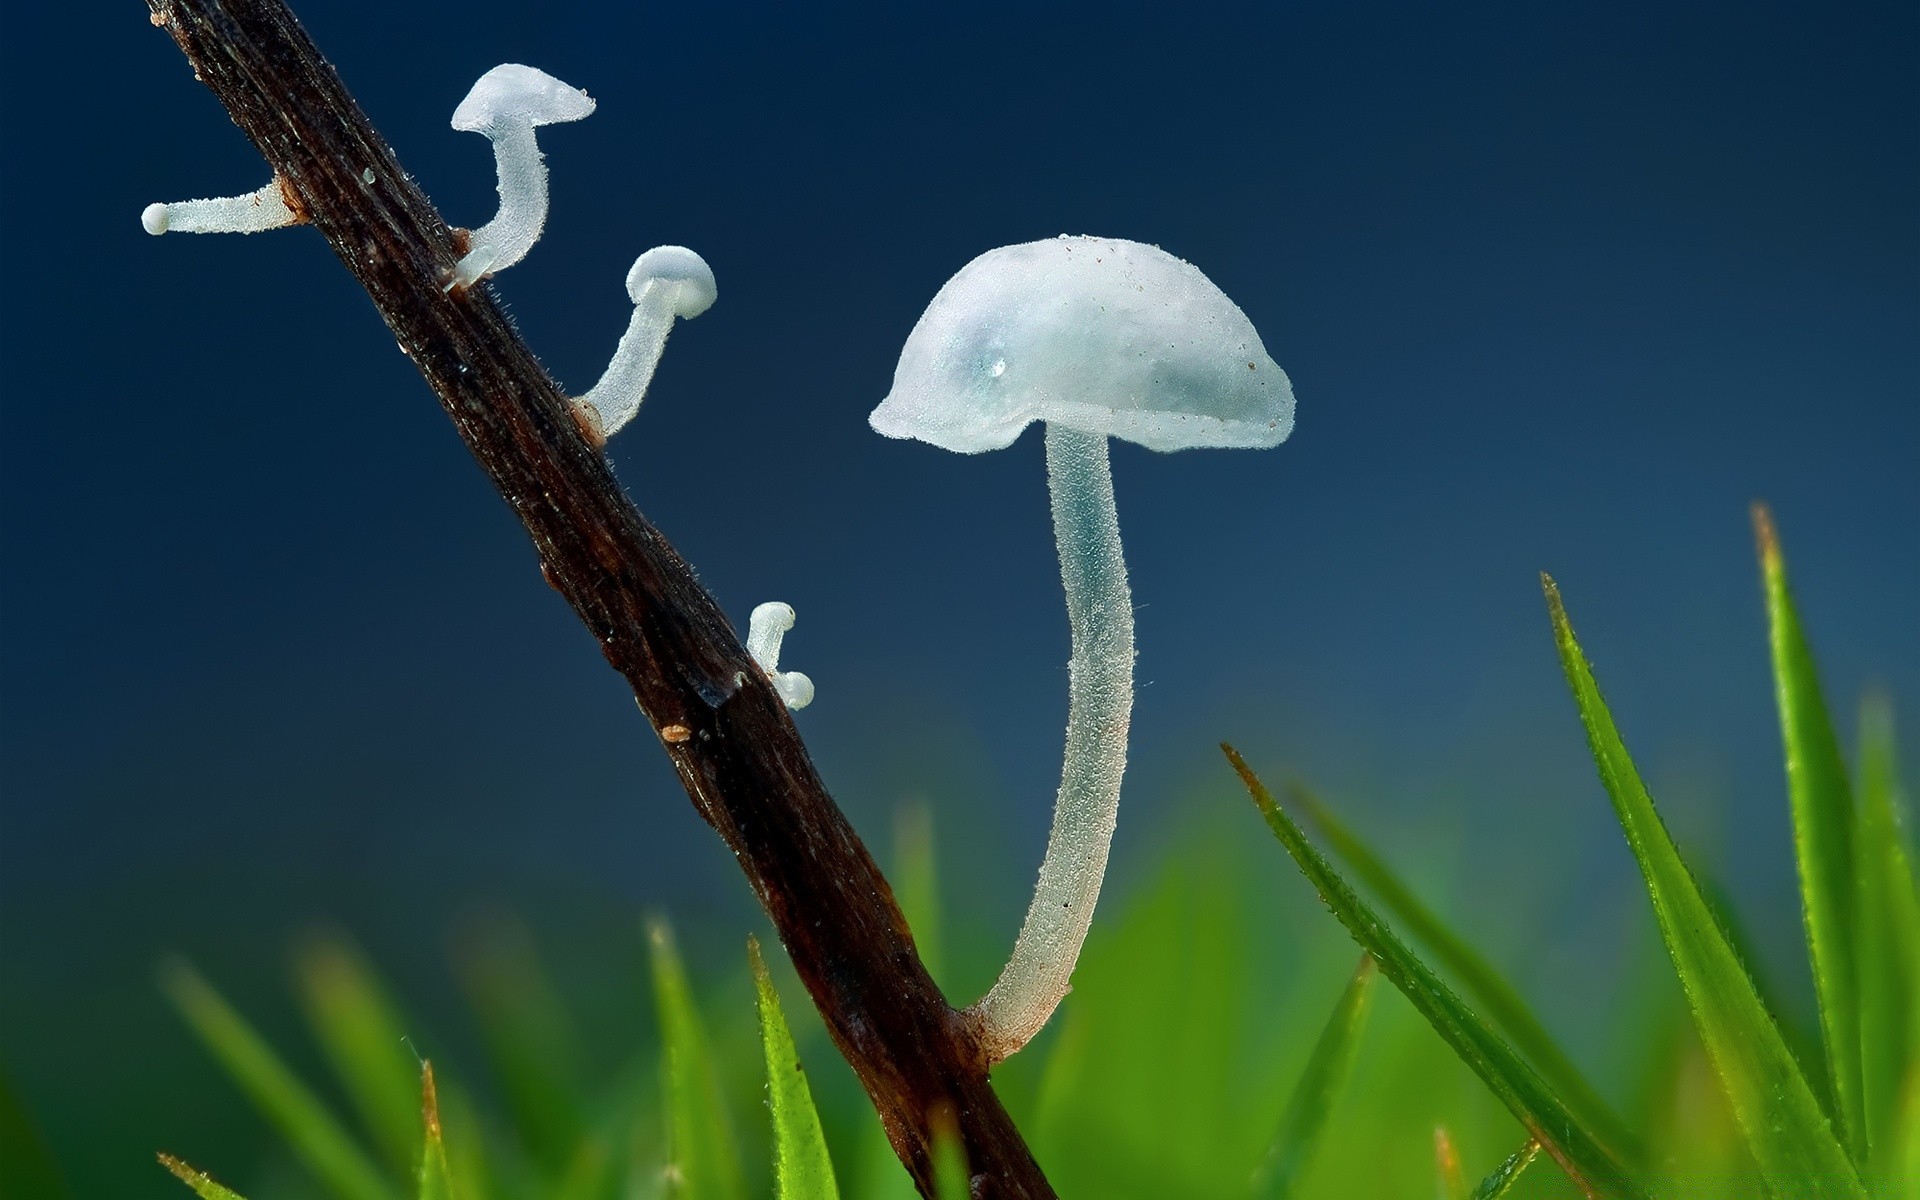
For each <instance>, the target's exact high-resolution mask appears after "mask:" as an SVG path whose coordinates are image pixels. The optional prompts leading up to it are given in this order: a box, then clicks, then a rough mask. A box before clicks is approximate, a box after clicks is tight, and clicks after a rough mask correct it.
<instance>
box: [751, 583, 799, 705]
mask: <svg viewBox="0 0 1920 1200" xmlns="http://www.w3.org/2000/svg"><path fill="white" fill-rule="evenodd" d="M792 628H793V606H792V605H791V604H782V603H780V602H779V601H778V600H769V601H768V602H767V603H765V604H762V605H759V606H757V607H756V608H755V609H754V610H753V615H752V616H750V617H748V618H747V653H748V654H749V655H751V656H752V658H753V661H754V662H755V663H757V664H759V667H760V669H761V670H762V671H765V672H766V673H767V678H768V679H770V680H772V681H773V690H774V691H775V692H778V693H779V695H780V699H782V700H784V701H786V704H787V707H788V708H805V707H806V706H807V705H809V704H812V703H813V680H811V679H808V678H807V677H806V676H805V675H802V674H801V673H800V672H798V671H782V670H780V669H779V668H780V643H781V641H782V640H784V639H785V638H786V636H787V630H789V629H792Z"/></svg>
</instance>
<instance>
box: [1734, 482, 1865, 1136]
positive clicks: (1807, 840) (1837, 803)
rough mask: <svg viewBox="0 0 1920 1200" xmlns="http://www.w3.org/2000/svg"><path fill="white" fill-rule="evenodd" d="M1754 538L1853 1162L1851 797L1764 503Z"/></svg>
mask: <svg viewBox="0 0 1920 1200" xmlns="http://www.w3.org/2000/svg"><path fill="white" fill-rule="evenodd" d="M1753 533H1754V540H1755V541H1756V542H1757V543H1758V544H1759V551H1760V573H1761V577H1762V579H1763V581H1764V583H1765V587H1766V594H1767V622H1768V627H1769V630H1770V634H1771V636H1770V638H1769V641H1770V642H1771V644H1772V651H1773V677H1774V692H1775V695H1776V698H1777V701H1778V704H1779V708H1780V740H1781V742H1782V743H1783V744H1784V745H1785V747H1786V757H1787V796H1788V799H1789V801H1790V802H1791V807H1792V810H1793V848H1794V855H1795V858H1796V859H1797V860H1798V862H1799V865H1800V903H1801V912H1802V915H1803V917H1804V919H1805V921H1806V933H1807V952H1808V955H1809V958H1810V959H1811V962H1812V965H1813V983H1814V993H1815V995H1816V996H1817V997H1818V999H1819V1002H1820V1035H1821V1040H1822V1042H1823V1043H1824V1044H1825V1046H1826V1059H1827V1073H1828V1076H1829V1081H1830V1083H1831V1086H1832V1088H1833V1100H1834V1101H1835V1103H1834V1104H1833V1111H1834V1112H1835V1113H1836V1114H1837V1115H1838V1117H1839V1123H1840V1134H1841V1140H1842V1141H1843V1142H1844V1143H1845V1144H1846V1146H1847V1149H1848V1150H1849V1151H1850V1152H1851V1153H1852V1155H1853V1159H1854V1161H1855V1162H1860V1161H1863V1160H1864V1159H1865V1158H1866V1138H1865V1128H1866V1123H1865V1120H1864V1117H1863V1114H1862V1108H1861V1105H1862V1097H1861V1092H1862V1083H1861V1062H1860V994H1859V979H1858V968H1857V967H1856V966H1855V964H1854V957H1853V953H1854V939H1853V904H1854V888H1855V885H1854V874H1853V872H1854V854H1853V844H1852V843H1853V797H1852V794H1851V793H1850V791H1849V790H1848V787H1847V769H1846V765H1845V763H1844V762H1843V760H1842V758H1841V755H1840V740H1839V739H1838V738H1837V737H1835V736H1834V733H1833V721H1832V719H1831V718H1830V717H1829V716H1828V713H1827V704H1826V701H1825V700H1824V699H1823V698H1822V697H1821V694H1820V679H1819V676H1818V674H1817V673H1816V672H1815V670H1814V665H1813V650H1812V648H1811V647H1809V646H1808V645H1807V637H1806V633H1805V631H1804V630H1803V629H1802V628H1801V625H1800V614H1799V612H1798V611H1797V610H1796V609H1795V608H1794V604H1793V594H1792V592H1791V591H1789V590H1788V588H1787V565H1786V559H1785V557H1784V556H1783V555H1782V554H1781V552H1780V538H1779V535H1778V534H1777V533H1776V532H1775V530H1774V525H1773V514H1772V513H1771V512H1769V511H1768V509H1767V506H1766V505H1764V504H1759V503H1756V504H1754V506H1753Z"/></svg>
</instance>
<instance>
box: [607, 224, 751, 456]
mask: <svg viewBox="0 0 1920 1200" xmlns="http://www.w3.org/2000/svg"><path fill="white" fill-rule="evenodd" d="M719 294H720V293H719V291H718V289H717V287H716V286H715V284H714V281H713V268H712V267H709V266H708V265H707V260H706V259H704V258H701V257H700V256H699V255H698V254H695V253H694V252H693V251H691V250H689V249H687V248H686V247H685V246H655V247H654V248H653V249H651V250H649V251H647V252H646V253H645V254H642V255H641V256H640V257H639V258H637V259H635V260H634V263H633V269H632V270H630V271H628V272H627V296H628V298H629V299H631V300H632V301H633V317H632V318H631V319H630V320H629V321H628V322H627V331H626V333H624V334H622V335H621V336H620V345H619V346H617V347H616V348H615V349H614V352H613V361H612V362H610V363H608V364H607V370H606V373H605V374H603V375H602V376H600V382H599V383H596V384H594V385H593V387H592V389H591V390H589V391H588V392H587V394H586V395H584V396H580V397H578V398H576V399H575V400H574V402H573V403H574V406H575V409H576V411H578V412H579V414H580V416H581V419H582V420H584V421H585V422H586V423H587V425H588V426H589V427H590V428H591V429H592V431H593V433H594V435H595V437H597V438H598V439H599V440H600V441H601V442H603V443H604V442H605V441H606V440H607V439H608V438H609V437H612V436H613V435H614V434H615V433H616V432H618V431H619V429H620V427H621V426H623V425H625V424H626V423H627V422H628V421H631V420H633V415H634V414H635V413H637V412H639V411H640V401H642V400H644V399H645V398H646V395H647V385H648V384H649V383H652V382H653V372H654V369H655V368H656V367H658V366H659V365H660V354H661V352H662V351H663V350H665V349H666V345H667V333H668V331H670V330H671V329H672V328H673V319H674V318H675V317H679V318H680V319H681V320H690V319H692V318H694V317H697V316H699V315H700V314H701V313H703V312H705V311H707V309H709V308H711V307H713V302H714V299H715V298H716V297H717V296H718V295H719Z"/></svg>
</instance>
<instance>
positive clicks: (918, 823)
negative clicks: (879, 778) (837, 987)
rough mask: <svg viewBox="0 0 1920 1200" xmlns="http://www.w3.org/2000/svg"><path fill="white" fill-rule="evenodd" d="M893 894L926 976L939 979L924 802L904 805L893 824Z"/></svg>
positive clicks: (936, 879)
mask: <svg viewBox="0 0 1920 1200" xmlns="http://www.w3.org/2000/svg"><path fill="white" fill-rule="evenodd" d="M893 859H894V873H893V880H894V886H893V894H894V895H895V896H896V897H898V898H899V901H900V911H901V913H902V914H903V915H905V917H906V918H907V927H908V928H910V929H912V930H913V944H914V947H915V948H916V949H918V950H919V951H920V961H921V962H922V963H924V964H925V965H926V968H927V974H929V975H932V976H933V977H934V978H935V979H938V978H940V969H941V966H942V954H941V951H942V950H943V948H944V947H943V941H944V939H942V937H941V936H940V874H939V870H938V868H937V865H936V860H935V857H934V851H933V810H932V809H931V808H928V807H927V805H926V804H925V803H923V802H915V803H912V804H903V805H901V806H900V810H899V812H898V813H896V814H895V815H894V820H893Z"/></svg>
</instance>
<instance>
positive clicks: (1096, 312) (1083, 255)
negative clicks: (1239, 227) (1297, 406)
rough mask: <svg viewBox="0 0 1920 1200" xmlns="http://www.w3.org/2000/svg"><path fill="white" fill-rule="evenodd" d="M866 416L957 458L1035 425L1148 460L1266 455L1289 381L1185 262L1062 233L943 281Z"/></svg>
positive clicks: (1286, 415) (1151, 249)
mask: <svg viewBox="0 0 1920 1200" xmlns="http://www.w3.org/2000/svg"><path fill="white" fill-rule="evenodd" d="M868 421H869V422H870V423H871V424H872V426H873V427H874V429H875V430H877V431H878V432H880V433H883V434H885V435H887V436H888V437H896V438H918V439H919V440H921V441H923V442H930V443H932V444H933V445H935V446H939V447H941V448H943V449H947V450H953V451H956V452H958V453H962V454H975V453H979V452H980V451H983V450H998V449H1000V448H1001V447H1003V446H1007V445H1010V444H1012V442H1013V440H1014V439H1015V438H1017V437H1019V436H1020V431H1021V430H1023V429H1025V428H1026V427H1027V425H1028V424H1030V423H1031V422H1034V421H1048V422H1058V423H1060V424H1063V425H1067V426H1070V427H1072V428H1074V429H1082V430H1086V431H1087V432H1089V433H1099V434H1104V435H1106V436H1108V437H1117V438H1124V439H1126V440H1127V441H1130V442H1137V443H1139V444H1140V445H1142V446H1146V447H1148V448H1149V449H1153V450H1185V449H1190V448H1195V447H1201V446H1229V447H1249V448H1253V447H1266V446H1273V445H1277V444H1279V443H1280V442H1282V441H1284V440H1285V439H1286V436H1287V434H1289V433H1290V432H1292V430H1293V386H1292V384H1290V383H1289V382H1288V381H1287V374H1286V372H1285V371H1282V370H1281V369H1280V367H1279V365H1278V364H1276V363H1275V362H1274V361H1273V359H1272V358H1271V357H1269V356H1268V354H1267V351H1266V347H1265V346H1263V345H1262V344H1261V342H1260V335H1259V334H1258V333H1256V332H1254V328H1253V323H1252V322H1251V321H1249V320H1247V315H1246V314H1245V313H1243V312H1241V311H1240V309H1239V308H1238V307H1236V306H1235V305H1234V303H1233V301H1231V300H1229V299H1227V297H1226V294H1225V293H1223V292H1222V291H1221V290H1220V289H1219V288H1217V287H1215V286H1214V285H1213V282H1212V281H1211V280H1209V279H1208V278H1207V277H1206V276H1205V275H1202V274H1201V273H1200V270H1199V268H1197V267H1195V266H1194V265H1193V264H1191V263H1189V262H1186V261H1184V260H1182V259H1178V258H1175V257H1174V256H1173V255H1171V254H1168V253H1167V252H1166V251H1164V250H1162V249H1160V248H1159V247H1158V246H1148V245H1144V244H1142V243H1140V242H1129V241H1123V240H1121V239H1118V238H1100V237H1067V236H1065V235H1062V236H1060V237H1057V238H1051V239H1048V240H1047V241H1042V242H1027V243H1024V244H1021V245H1018V246H1002V247H1001V248H1000V249H998V250H989V251H988V252H987V253H985V254H982V255H981V256H980V257H979V258H976V259H974V260H973V261H972V262H970V263H968V264H967V265H966V266H965V267H963V268H961V270H960V273H959V274H957V275H955V276H954V277H953V278H952V279H950V280H948V281H947V284H946V286H945V287H942V288H941V289H940V291H939V294H937V295H936V296H934V298H933V303H931V304H929V305H928V306H927V311H926V312H925V313H924V314H923V315H922V316H921V317H920V321H919V323H918V324H917V325H915V326H914V327H913V332H912V333H911V334H909V335H908V337H907V344H906V346H905V347H904V348H903V349H902V350H901V351H900V363H899V366H898V367H897V368H895V370H894V376H893V390H892V391H891V392H889V393H888V394H887V398H886V399H885V400H882V401H881V402H880V406H879V407H878V408H876V409H874V410H873V414H872V415H871V416H870V417H869V418H868Z"/></svg>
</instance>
